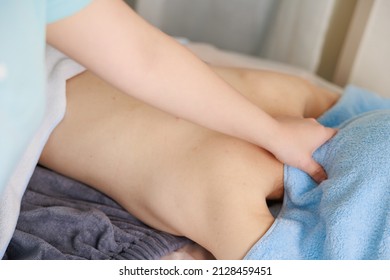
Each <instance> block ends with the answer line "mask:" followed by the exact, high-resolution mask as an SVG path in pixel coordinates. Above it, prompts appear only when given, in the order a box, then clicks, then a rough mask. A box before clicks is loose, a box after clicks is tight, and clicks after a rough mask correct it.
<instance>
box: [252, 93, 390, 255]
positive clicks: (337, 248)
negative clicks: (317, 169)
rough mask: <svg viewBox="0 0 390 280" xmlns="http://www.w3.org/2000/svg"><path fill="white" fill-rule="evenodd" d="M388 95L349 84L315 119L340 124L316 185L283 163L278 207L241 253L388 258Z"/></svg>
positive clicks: (318, 155) (323, 151) (321, 158)
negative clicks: (282, 191) (262, 231)
mask: <svg viewBox="0 0 390 280" xmlns="http://www.w3.org/2000/svg"><path fill="white" fill-rule="evenodd" d="M386 108H387V109H390V99H383V98H380V97H377V96H375V95H372V94H371V93H369V92H366V91H364V90H362V89H359V88H356V87H348V88H347V90H346V93H344V95H343V97H342V98H341V100H340V101H339V102H338V104H336V105H335V106H334V107H333V108H332V109H331V110H329V111H328V112H327V113H326V114H324V115H323V116H322V117H321V118H320V119H319V120H320V122H322V123H323V124H326V125H328V126H332V127H339V128H340V131H339V132H338V133H337V135H336V136H335V137H334V138H333V139H331V140H330V141H328V142H327V143H326V144H324V145H323V146H322V147H320V148H319V149H318V150H317V151H316V152H315V154H314V157H315V159H316V160H317V161H318V162H319V163H320V164H322V165H323V166H324V168H325V170H326V171H327V174H328V180H325V181H324V182H322V183H321V184H319V185H317V184H316V183H315V182H314V181H313V180H312V179H311V178H310V177H309V176H308V175H307V174H305V173H304V172H302V171H300V170H298V169H295V168H292V167H289V166H285V171H284V172H285V173H284V177H285V178H284V185H285V196H284V202H283V206H282V209H281V211H280V213H279V215H278V216H277V218H276V220H275V222H274V224H273V225H272V226H271V228H270V229H269V230H268V231H267V233H266V234H265V235H264V236H263V237H262V238H261V239H260V240H259V241H258V242H257V243H256V244H255V245H254V246H253V248H252V249H251V250H250V251H249V253H248V254H247V256H246V257H245V258H246V259H390V209H389V208H390V169H389V166H390V146H389V140H390V110H386Z"/></svg>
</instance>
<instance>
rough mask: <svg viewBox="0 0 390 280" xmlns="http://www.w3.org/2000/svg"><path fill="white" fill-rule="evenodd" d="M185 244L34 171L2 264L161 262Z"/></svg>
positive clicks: (92, 194)
mask: <svg viewBox="0 0 390 280" xmlns="http://www.w3.org/2000/svg"><path fill="white" fill-rule="evenodd" d="M188 243H190V241H189V240H188V239H186V238H181V237H177V236H173V235H170V234H168V233H164V232H161V231H158V230H155V229H152V228H150V227H148V226H147V225H145V224H143V223H142V222H140V221H139V220H138V219H136V218H135V217H133V216H132V215H131V214H129V213H128V212H127V211H126V210H125V209H123V208H122V207H121V206H119V205H118V204H117V203H116V202H115V201H113V200H112V199H110V198H109V197H107V196H105V195H104V194H102V193H100V192H98V191H96V190H94V189H92V188H90V187H88V186H86V185H84V184H82V183H80V182H77V181H75V180H72V179H70V178H67V177H65V176H62V175H60V174H57V173H55V172H53V171H50V170H48V169H45V168H42V167H40V166H37V168H36V169H35V171H34V173H33V176H32V178H31V180H30V182H29V184H28V188H27V190H26V192H25V194H24V196H23V200H22V207H21V212H20V215H19V219H18V223H17V227H16V231H15V233H14V235H13V237H12V239H11V242H10V244H9V246H8V248H7V251H6V253H5V255H4V259H22V260H26V259H27V260H31V259H33V260H38V259H45V260H48V259H49V260H53V259H56V260H58V259H62V260H63V259H94V260H98V259H122V260H123V259H138V260H141V259H160V258H161V257H163V256H165V255H167V254H169V253H171V252H173V251H175V250H177V249H179V248H180V247H182V246H184V245H185V244H188Z"/></svg>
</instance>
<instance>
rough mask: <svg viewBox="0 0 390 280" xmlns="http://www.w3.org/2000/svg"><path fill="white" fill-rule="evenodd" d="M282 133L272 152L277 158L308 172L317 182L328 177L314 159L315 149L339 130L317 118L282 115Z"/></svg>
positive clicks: (280, 120) (280, 124)
mask: <svg viewBox="0 0 390 280" xmlns="http://www.w3.org/2000/svg"><path fill="white" fill-rule="evenodd" d="M276 120H277V121H278V123H279V126H280V129H279V131H280V134H279V137H278V138H277V139H274V140H275V142H274V147H273V148H271V149H270V150H271V152H273V154H274V155H275V157H276V158H277V159H279V160H280V161H281V162H284V163H286V164H288V165H291V166H293V167H296V168H299V169H301V170H303V171H305V172H306V173H308V174H309V175H310V176H311V177H312V178H313V179H314V180H315V181H316V182H317V183H321V182H322V181H323V180H325V179H326V178H327V175H326V172H325V170H324V169H323V168H322V166H321V165H320V164H318V163H317V162H316V161H315V160H314V159H313V153H314V151H315V150H316V149H317V148H319V147H320V146H321V145H322V144H324V143H325V142H326V141H328V140H329V139H330V138H332V137H333V136H334V135H335V134H336V132H337V130H336V129H333V128H328V127H324V126H322V125H321V124H320V123H318V122H317V121H316V120H315V119H304V118H296V117H280V118H277V119H276Z"/></svg>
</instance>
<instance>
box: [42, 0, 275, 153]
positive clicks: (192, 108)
mask: <svg viewBox="0 0 390 280" xmlns="http://www.w3.org/2000/svg"><path fill="white" fill-rule="evenodd" d="M113 2H114V4H113ZM91 30H95V31H96V32H93V31H92V32H91ZM48 41H49V43H51V44H52V45H54V46H55V47H57V48H58V49H60V50H62V51H63V52H65V53H66V54H68V55H69V56H71V57H73V58H74V59H76V60H78V61H79V62H80V63H81V64H83V65H85V66H86V67H87V68H88V69H90V70H91V71H93V72H95V73H96V74H98V75H99V76H100V77H102V78H103V79H105V80H106V81H107V82H109V83H111V84H112V85H114V86H115V87H117V88H118V89H120V90H122V91H123V92H125V93H128V94H130V95H132V96H134V97H136V98H139V99H141V100H143V101H145V102H146V103H149V104H151V105H154V106H156V107H158V108H160V109H162V110H164V111H167V112H169V113H171V114H173V115H176V116H178V117H181V118H184V119H187V120H189V121H192V122H194V123H197V124H200V125H202V126H205V127H207V128H210V129H213V130H216V131H219V132H222V133H225V134H228V135H231V136H235V137H239V138H242V139H245V140H247V141H250V142H252V143H255V144H257V145H260V146H263V147H265V148H268V147H269V145H270V144H271V143H268V141H269V140H268V139H272V138H273V136H276V135H275V134H276V133H277V122H276V121H275V120H274V119H273V118H271V117H270V116H268V115H267V114H265V113H264V112H263V111H261V110H260V109H259V108H258V107H256V106H255V105H253V104H252V103H251V102H249V101H248V100H247V99H245V98H244V97H243V96H242V95H241V94H239V93H238V92H236V91H235V90H234V89H233V88H232V87H230V86H229V85H228V84H226V83H225V82H224V81H223V80H222V79H220V78H219V77H218V76H217V75H216V74H215V73H214V72H212V71H211V70H210V69H209V67H208V66H207V65H205V64H204V63H203V62H201V61H200V60H199V59H198V58H196V57H195V56H194V55H193V54H192V53H191V52H189V51H188V50H187V49H186V48H184V47H182V46H181V45H179V44H178V43H177V42H176V41H175V40H173V39H171V38H170V37H169V36H167V35H165V34H163V33H162V32H160V31H159V30H157V29H156V28H154V27H152V26H151V25H149V24H148V23H146V22H145V21H144V20H143V19H141V18H140V17H139V16H138V15H136V14H135V13H134V12H133V11H131V10H130V9H128V8H127V7H126V5H125V4H124V3H122V1H117V0H97V1H95V2H94V3H92V4H91V5H90V6H89V7H87V8H86V9H85V10H83V11H81V12H79V13H78V14H76V15H74V16H72V17H70V18H68V19H64V20H62V21H60V22H58V23H54V24H52V25H50V26H49V27H48Z"/></svg>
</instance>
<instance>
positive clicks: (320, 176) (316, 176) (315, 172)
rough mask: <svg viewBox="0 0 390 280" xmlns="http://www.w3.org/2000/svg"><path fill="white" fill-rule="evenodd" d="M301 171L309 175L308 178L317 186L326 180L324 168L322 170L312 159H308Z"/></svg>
mask: <svg viewBox="0 0 390 280" xmlns="http://www.w3.org/2000/svg"><path fill="white" fill-rule="evenodd" d="M302 170H303V171H305V172H306V173H307V174H309V175H310V177H312V178H313V180H314V181H316V182H317V183H318V184H319V183H321V182H322V181H324V180H326V179H327V178H328V176H327V175H326V172H325V170H324V168H322V166H321V165H319V164H318V163H317V162H316V161H315V160H314V159H313V158H311V159H310V161H309V163H308V164H306V165H305V166H304V168H302Z"/></svg>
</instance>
